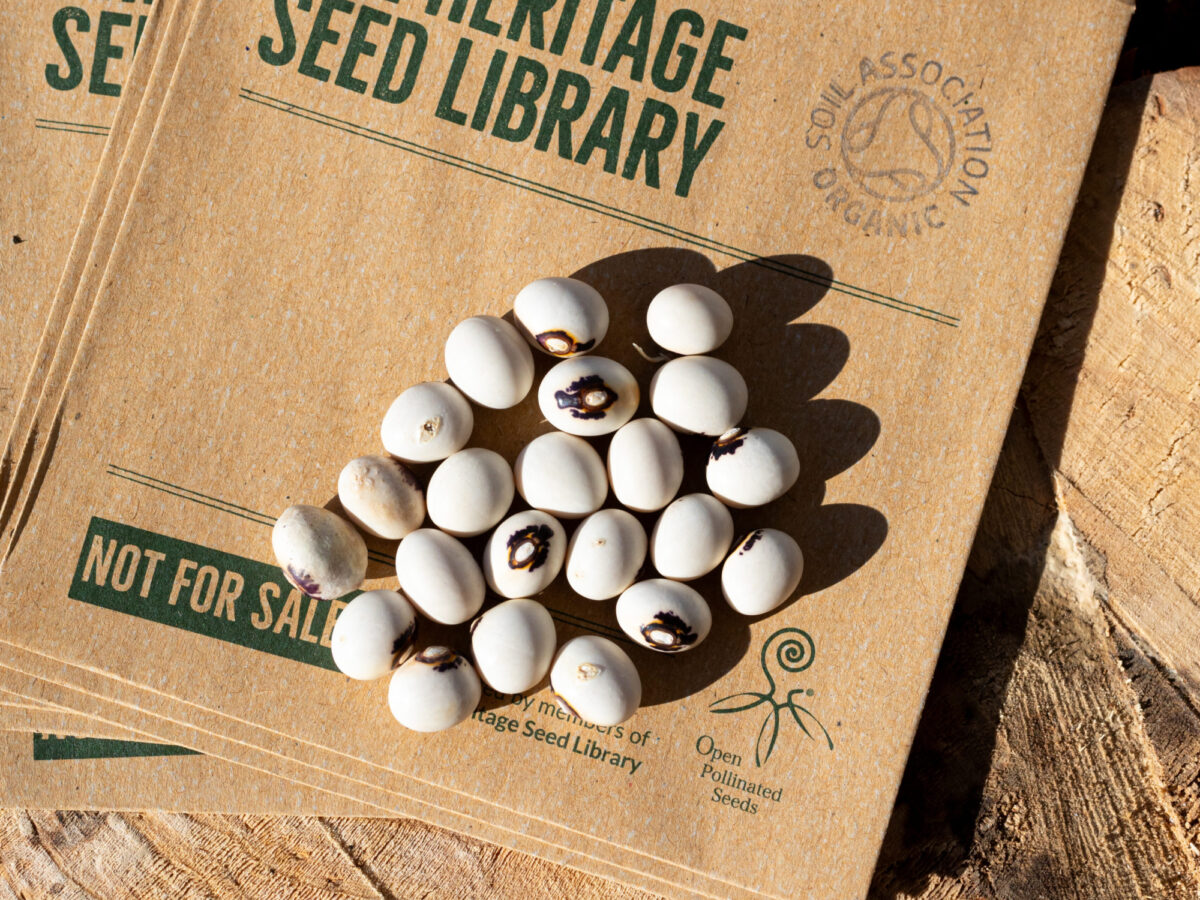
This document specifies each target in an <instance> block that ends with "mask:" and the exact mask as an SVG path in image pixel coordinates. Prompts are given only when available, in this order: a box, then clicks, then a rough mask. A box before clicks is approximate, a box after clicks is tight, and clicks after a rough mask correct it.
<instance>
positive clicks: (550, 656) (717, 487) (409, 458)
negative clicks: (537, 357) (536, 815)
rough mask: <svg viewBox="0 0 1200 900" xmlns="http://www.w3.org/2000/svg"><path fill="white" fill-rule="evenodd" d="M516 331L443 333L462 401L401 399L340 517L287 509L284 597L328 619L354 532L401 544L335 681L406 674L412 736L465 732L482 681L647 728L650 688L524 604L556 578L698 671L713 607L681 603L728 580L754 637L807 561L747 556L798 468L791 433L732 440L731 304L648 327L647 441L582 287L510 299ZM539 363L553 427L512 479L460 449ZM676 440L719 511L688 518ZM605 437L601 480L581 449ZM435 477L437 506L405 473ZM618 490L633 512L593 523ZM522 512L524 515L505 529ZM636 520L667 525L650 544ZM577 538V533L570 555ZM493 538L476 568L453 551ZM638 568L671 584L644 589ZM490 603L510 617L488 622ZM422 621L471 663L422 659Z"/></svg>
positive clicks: (784, 548) (355, 565)
mask: <svg viewBox="0 0 1200 900" xmlns="http://www.w3.org/2000/svg"><path fill="white" fill-rule="evenodd" d="M513 318H514V321H515V322H516V327H514V326H513V325H510V324H509V323H508V322H506V321H504V320H503V319H499V318H495V317H493V316H474V317H472V318H469V319H466V320H465V321H463V322H460V323H459V324H458V325H457V326H456V327H455V328H454V330H453V331H451V333H450V336H449V338H448V339H447V341H446V348H445V359H446V368H447V370H448V371H449V374H450V380H451V382H452V384H446V383H440V382H438V383H435V382H426V383H424V384H418V385H415V386H413V387H410V388H409V389H408V390H406V391H404V393H402V394H401V395H400V396H399V397H397V398H396V400H395V402H393V403H392V405H391V408H390V409H389V410H388V411H387V415H386V416H385V417H384V420H383V425H382V429H381V434H382V438H383V446H384V449H385V450H386V451H387V453H388V454H389V455H387V456H382V455H377V456H363V457H360V458H358V459H355V460H352V461H351V462H350V463H348V464H347V465H346V467H345V468H344V469H343V470H342V472H341V475H340V477H339V478H338V498H339V500H340V502H341V508H342V511H343V513H344V517H343V516H340V515H338V514H336V513H334V512H331V511H329V510H327V509H322V508H318V507H315V506H292V507H289V508H288V509H287V510H285V511H284V513H283V514H282V515H281V516H280V517H279V519H278V521H277V522H276V525H275V529H274V532H273V534H272V543H273V547H274V551H275V556H276V558H277V559H278V560H279V564H280V566H281V567H282V569H283V572H284V574H285V576H286V577H287V578H288V580H289V581H290V582H291V583H292V584H293V585H295V586H296V587H297V588H299V589H300V590H302V591H304V592H305V593H307V594H309V595H310V596H314V597H320V598H326V599H333V598H337V597H341V596H343V595H345V594H347V593H349V592H351V591H354V590H356V589H358V588H359V587H360V586H361V585H362V583H363V581H364V580H365V579H366V572H367V547H366V543H365V541H364V539H363V536H362V534H360V530H361V532H363V533H365V534H367V535H371V536H374V537H378V538H383V539H387V540H392V541H399V545H398V548H397V550H396V574H397V577H398V579H399V590H398V591H396V590H375V591H368V592H366V593H363V594H360V595H358V596H357V597H355V598H354V599H353V600H352V601H351V602H350V603H349V605H348V606H347V607H346V608H345V609H344V610H343V611H342V613H341V615H340V616H339V617H338V620H337V623H336V625H335V626H334V630H333V635H332V644H333V659H334V662H335V663H336V665H337V666H338V668H339V669H340V670H341V671H342V672H344V673H345V674H347V675H348V676H350V677H351V678H357V679H375V678H382V677H383V676H385V675H387V674H389V673H392V672H394V674H392V676H391V683H390V686H389V689H388V704H389V706H390V708H391V711H392V714H393V715H394V716H395V717H396V719H397V720H398V721H399V722H400V723H401V724H402V725H404V726H406V727H408V728H411V729H414V730H416V731H440V730H442V729H444V728H449V727H451V726H452V725H455V724H457V723H458V722H461V721H463V720H464V719H466V718H468V717H469V716H470V715H471V713H472V712H473V711H474V710H475V707H476V706H477V705H478V703H479V700H480V697H481V693H482V685H481V683H480V679H481V678H482V679H483V681H484V682H486V683H487V684H488V685H489V686H490V687H491V688H492V689H494V690H496V691H498V692H500V693H504V694H518V693H523V692H525V691H528V690H530V689H532V688H534V687H536V686H537V685H538V684H539V683H540V682H541V681H542V679H544V678H545V677H546V673H547V672H549V673H550V685H551V688H552V690H553V692H554V695H555V698H556V700H557V701H558V702H559V704H560V705H561V706H562V707H563V708H564V709H565V710H566V711H567V712H569V713H571V714H572V715H575V716H577V717H579V718H580V719H583V720H585V721H587V722H591V723H594V724H596V725H616V724H618V723H620V722H623V721H625V720H626V719H628V718H629V717H631V716H632V715H633V714H634V713H635V712H636V711H637V709H638V705H639V703H640V702H641V693H642V688H641V680H640V678H639V676H638V672H637V669H636V667H635V666H634V664H633V662H632V661H631V660H630V658H629V656H628V655H627V654H626V653H625V651H624V650H622V649H621V648H620V647H619V646H618V645H617V644H616V643H614V642H612V641H610V640H608V639H607V638H604V637H600V636H596V635H585V636H582V637H576V638H574V639H572V640H569V641H567V642H566V643H565V644H563V645H562V646H561V647H559V646H558V642H557V636H556V633H555V628H554V622H553V620H552V619H551V616H550V613H549V612H548V611H547V610H546V608H545V607H544V606H542V604H540V603H538V602H537V601H536V600H534V599H531V598H533V597H536V596H537V595H538V594H540V593H541V592H542V591H544V590H545V589H546V588H547V587H549V586H550V584H551V583H552V582H554V580H555V579H556V578H557V577H558V575H559V574H560V572H562V571H563V570H564V569H565V571H566V580H567V584H568V585H569V586H570V588H571V590H573V591H574V592H575V593H576V594H578V595H579V596H581V597H585V598H587V599H588V600H594V601H604V600H610V599H612V598H614V597H615V598H617V600H616V619H617V623H618V625H619V626H620V627H621V630H622V631H624V632H625V633H626V634H627V635H629V637H630V638H631V639H632V640H633V641H635V642H636V643H638V644H640V645H642V646H644V647H648V648H649V649H651V650H656V651H659V652H663V653H680V652H683V651H687V650H691V649H693V648H695V647H697V646H698V645H699V644H700V643H701V642H702V641H703V640H704V639H705V638H706V637H707V636H708V633H709V629H710V627H711V625H712V615H711V612H710V610H709V606H708V603H707V602H706V601H705V599H704V598H703V597H702V596H701V595H700V594H699V593H698V592H697V591H696V590H695V589H694V588H692V587H691V586H690V585H689V584H688V583H687V582H689V581H693V580H695V579H697V578H700V577H701V576H703V575H707V574H708V573H710V572H712V571H713V570H715V569H716V568H717V567H718V566H720V567H721V574H720V580H721V589H722V593H723V594H724V597H725V600H726V602H728V603H729V605H730V606H731V607H732V608H733V609H734V610H736V611H737V612H739V613H743V614H745V615H748V616H757V615H761V614H763V613H767V612H770V611H771V610H773V609H775V608H776V607H778V606H779V605H780V604H781V603H783V602H784V601H785V600H787V599H788V597H790V596H791V594H792V593H793V592H794V591H795V590H796V588H797V586H798V585H799V583H800V577H801V573H802V570H803V565H804V560H803V555H802V554H801V551H800V548H799V546H797V544H796V542H795V541H794V540H793V539H792V538H791V537H790V536H789V535H787V534H785V533H783V532H781V531H777V530H775V529H770V528H762V529H758V530H755V531H752V532H750V533H749V534H748V535H746V536H745V537H743V538H741V539H740V540H739V541H737V542H736V544H735V543H734V526H733V519H732V517H731V516H730V513H729V508H730V507H733V508H746V507H756V506H762V505H763V504H766V503H770V502H771V501H773V500H776V499H778V498H779V497H781V496H783V494H784V493H786V492H787V491H788V489H789V488H791V486H792V485H793V484H794V483H795V481H796V478H797V477H798V475H799V471H800V462H799V459H798V457H797V454H796V450H795V447H793V445H792V443H791V441H789V440H788V439H787V438H786V437H785V436H784V435H782V434H780V433H779V432H778V431H774V430H772V429H770V428H758V427H754V428H744V427H739V423H740V422H741V420H742V417H743V416H744V415H745V412H746V403H747V398H748V393H747V389H746V382H745V380H744V379H743V378H742V376H741V375H740V374H739V373H738V371H737V370H736V369H735V368H734V367H733V366H731V365H729V363H727V362H724V361H722V360H719V359H716V358H714V357H712V356H709V355H707V354H709V353H711V352H712V351H714V350H716V349H717V348H718V347H720V346H721V344H722V343H724V341H725V340H726V338H728V337H729V334H730V331H731V330H732V328H733V313H732V311H731V310H730V308H729V304H728V303H726V302H725V300H724V299H723V298H722V297H721V296H720V295H719V294H717V293H716V292H715V291H713V290H710V289H709V288H707V287H703V286H700V285H694V284H680V285H675V286H673V287H669V288H667V289H666V290H663V291H661V292H660V293H659V294H657V295H656V296H655V297H654V299H653V300H652V301H651V303H650V306H649V309H648V310H647V313H646V324H647V326H648V329H649V332H650V336H651V338H653V340H654V341H655V342H656V343H657V344H658V345H659V347H661V348H662V350H663V351H665V353H664V356H665V357H670V358H669V360H668V361H667V362H665V363H664V364H663V365H661V366H660V367H659V368H658V369H657V370H656V372H655V373H654V377H653V378H652V380H651V381H650V385H649V398H650V407H651V409H652V411H653V413H654V416H653V417H647V418H640V419H635V418H634V415H635V414H636V412H637V409H638V406H639V404H640V402H641V388H640V387H639V385H638V383H637V380H636V379H635V378H634V376H633V375H632V374H631V373H630V371H629V370H628V369H627V368H625V367H624V366H623V365H621V364H620V363H618V362H616V361H614V360H611V359H607V358H605V357H601V356H593V355H589V354H590V353H591V351H593V350H595V349H596V348H597V347H598V346H599V345H600V343H601V341H603V339H604V336H605V334H606V332H607V331H608V323H609V316H608V307H607V305H606V304H605V302H604V299H603V298H602V297H601V296H600V294H599V293H598V292H597V291H596V290H594V289H593V288H591V287H590V286H588V285H586V284H584V283H583V282H580V281H576V280H574V279H570V278H543V279H540V280H538V281H535V282H533V283H532V284H530V285H528V286H527V287H525V288H524V289H523V290H522V291H521V292H520V293H519V294H518V295H517V298H516V301H515V302H514V305H513ZM531 347H532V348H536V349H537V350H539V351H541V352H543V353H547V354H549V355H551V356H554V357H558V358H560V359H561V360H562V361H561V362H559V363H557V364H556V365H554V366H553V367H552V368H551V369H550V370H549V372H548V373H547V374H546V375H545V377H544V378H543V379H542V381H541V384H540V385H539V386H538V389H537V400H538V405H539V407H540V409H541V412H542V414H543V415H544V416H545V418H546V420H547V421H548V422H549V423H550V424H551V425H553V426H554V427H555V428H556V429H557V430H556V431H553V432H551V433H549V434H544V435H541V436H540V437H537V438H534V439H533V440H532V441H530V442H529V443H528V444H526V445H525V447H524V448H523V449H522V450H521V452H520V453H519V454H518V455H517V458H516V460H515V461H514V463H513V464H512V466H511V467H510V465H509V463H508V461H507V460H505V459H504V457H502V456H501V455H500V454H498V453H496V452H494V451H492V450H487V449H483V448H479V447H467V444H468V443H469V441H470V439H471V434H472V431H473V429H474V414H473V413H472V407H471V403H472V402H473V403H476V404H478V405H479V406H481V407H487V408H491V409H509V408H511V407H513V406H516V405H517V404H518V403H520V402H521V401H522V400H523V399H524V398H525V397H526V395H527V394H528V393H529V391H530V390H531V389H532V388H533V381H534V360H533V353H532V351H531V349H530V348H531ZM676 432H679V433H683V434H695V435H706V436H708V437H711V438H712V439H713V443H712V445H711V450H710V451H709V454H708V461H707V463H706V468H705V475H706V479H707V482H708V488H709V491H710V492H711V493H693V494H687V495H685V496H682V497H677V496H676V495H677V494H678V492H679V489H680V486H681V484H682V482H683V475H684V459H683V452H682V450H681V447H680V443H679V440H678V439H677V438H676ZM609 434H611V435H612V438H611V441H610V443H609V447H608V459H607V464H606V461H605V460H604V459H602V458H601V456H600V454H599V452H597V450H596V449H595V448H594V447H593V446H592V444H591V443H589V441H588V440H587V439H588V438H594V437H598V436H600V435H609ZM434 462H436V463H438V466H437V468H436V469H435V470H434V472H433V474H432V476H431V477H430V478H429V480H428V484H427V485H425V486H424V487H422V485H421V484H420V482H419V481H418V479H417V477H416V475H415V474H414V473H413V471H412V470H411V469H410V468H409V467H408V465H406V463H408V464H417V463H434ZM610 487H611V489H612V492H613V495H614V496H615V497H616V499H617V501H618V502H619V503H620V504H621V506H622V507H623V508H616V509H613V508H609V509H601V507H602V506H603V505H604V502H605V500H606V499H607V496H608V491H609V488H610ZM518 493H519V494H520V496H521V498H522V499H523V500H524V501H525V504H527V505H528V506H529V507H530V508H529V509H525V510H523V511H521V512H517V513H516V514H514V515H509V514H508V513H509V510H510V508H511V507H512V505H513V499H514V495H515V494H518ZM630 510H633V511H635V512H638V513H657V514H658V518H657V521H656V522H655V524H654V527H653V529H652V530H651V532H650V534H649V536H648V537H647V534H646V530H645V529H644V528H643V527H642V524H641V522H639V521H638V519H637V518H636V517H635V516H634V515H633V514H632V513H631V512H630ZM426 518H428V520H429V522H430V523H432V525H431V526H426V525H425V522H426ZM564 520H565V521H573V520H579V521H578V524H577V525H576V526H575V528H574V533H573V534H572V535H571V536H570V538H569V539H568V536H567V530H566V529H565V528H564V527H563V524H562V523H563V521H564ZM484 534H487V535H488V537H487V539H486V545H485V547H484V550H483V553H482V558H481V559H476V558H475V556H474V555H472V553H471V552H470V551H469V550H468V549H467V547H466V546H465V545H464V544H463V543H462V541H461V540H460V539H461V538H469V537H474V536H477V535H484ZM731 546H732V550H731ZM647 556H649V560H650V563H651V564H652V566H653V568H654V570H656V572H657V574H658V575H659V576H661V577H657V578H649V579H645V580H641V581H639V580H638V577H639V575H640V574H642V572H643V570H644V568H645V562H646V558H647ZM489 588H490V589H491V591H492V592H493V593H495V594H497V595H499V596H500V597H502V598H505V599H504V600H503V602H501V603H499V604H497V605H495V606H492V607H491V608H489V609H488V610H487V611H486V612H484V613H483V614H482V615H480V614H479V613H480V610H481V609H482V608H483V605H484V600H485V598H486V596H487V593H488V589H489ZM418 614H419V615H421V616H425V617H426V618H428V619H430V620H432V621H434V622H439V623H442V624H445V625H458V624H462V623H465V622H468V621H470V622H471V636H470V654H469V656H468V655H467V654H465V653H460V652H458V651H456V650H454V649H451V648H448V647H440V646H431V647H425V648H424V649H422V650H421V651H420V652H414V650H415V647H414V639H415V635H416V630H417V621H418ZM472 620H473V621H472Z"/></svg>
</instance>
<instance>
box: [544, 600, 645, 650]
mask: <svg viewBox="0 0 1200 900" xmlns="http://www.w3.org/2000/svg"><path fill="white" fill-rule="evenodd" d="M546 610H547V611H548V612H549V613H550V615H551V616H554V617H555V618H559V619H561V620H562V621H563V623H564V624H566V625H571V626H574V627H575V628H586V629H588V630H589V631H595V632H599V633H600V634H601V637H612V638H614V639H616V640H618V641H624V642H625V643H626V644H629V645H630V646H633V647H636V646H637V644H636V643H635V642H634V641H631V640H630V639H629V637H628V636H627V635H626V634H625V632H623V631H620V630H619V629H616V628H613V627H611V626H609V625H601V624H600V623H599V622H593V621H591V620H590V619H585V618H583V617H582V616H575V615H572V614H571V613H565V612H563V611H562V610H560V609H555V608H554V607H552V606H547V607H546Z"/></svg>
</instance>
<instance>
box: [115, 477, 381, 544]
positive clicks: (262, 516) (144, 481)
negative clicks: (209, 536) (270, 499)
mask: <svg viewBox="0 0 1200 900" xmlns="http://www.w3.org/2000/svg"><path fill="white" fill-rule="evenodd" d="M108 466H109V469H110V471H109V473H108V474H110V475H115V476H116V477H117V478H124V479H125V480H126V481H132V482H133V483H134V484H140V485H142V487H148V488H153V489H154V490H156V491H162V492H163V493H164V494H170V495H171V496H172V497H179V498H180V499H181V500H190V501H191V502H192V503H198V504H200V505H201V506H207V507H208V508H210V509H215V510H217V511H218V512H223V513H228V514H229V515H231V516H237V517H238V518H239V519H245V520H246V521H247V522H253V523H255V524H256V525H266V526H268V527H270V526H273V525H274V524H275V519H273V518H272V517H271V516H268V515H267V514H266V513H260V512H257V511H255V510H253V509H250V508H249V507H246V506H238V505H237V504H236V503H230V502H229V501H227V500H221V499H220V498H217V497H210V496H209V495H208V494H201V493H200V492H199V491H193V490H192V489H191V488H185V487H180V486H179V485H177V484H172V483H171V482H169V481H163V480H162V479H161V478H155V477H154V476H152V475H143V474H142V473H141V472H135V471H134V470H133V469H126V468H125V467H123V466H118V465H116V464H115V463H109V464H108ZM118 469H119V470H120V471H114V470H118ZM124 473H128V474H124ZM153 482H157V484H154V483H153ZM189 494H194V495H195V496H188V495H189ZM201 497H203V498H204V499H203V500H201V499H198V498H201ZM210 500H211V501H213V502H211V503H210V502H208V501H210ZM230 507H232V508H230ZM239 510H240V511H239ZM247 513H249V514H250V515H247ZM255 516H257V517H258V518H254V517H255ZM367 558H368V559H370V560H371V561H372V562H377V563H383V564H388V563H392V564H394V563H395V560H394V559H392V558H391V557H390V556H388V555H386V554H384V553H380V552H379V551H377V550H368V551H367Z"/></svg>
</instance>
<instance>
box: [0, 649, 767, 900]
mask: <svg viewBox="0 0 1200 900" xmlns="http://www.w3.org/2000/svg"><path fill="white" fill-rule="evenodd" d="M86 674H91V673H85V677H86ZM60 677H61V673H60ZM0 683H4V684H5V685H6V686H7V688H10V689H13V688H17V689H19V690H20V691H22V692H26V694H37V695H38V696H42V697H43V698H49V700H53V701H55V702H59V703H77V702H78V704H79V706H89V707H90V708H91V709H92V710H94V712H97V713H98V714H100V715H101V718H98V719H97V718H95V716H89V718H90V719H91V720H92V721H98V722H100V724H101V727H116V726H114V724H113V722H112V721H110V720H107V719H104V718H102V716H103V714H108V715H112V714H113V712H118V713H120V714H121V715H122V716H125V718H126V719H127V720H131V721H136V722H138V724H139V725H144V726H146V727H150V728H154V731H152V732H151V731H143V730H140V728H134V730H130V731H127V733H130V734H131V736H132V737H134V738H138V739H143V740H158V742H160V743H170V742H175V743H176V744H178V745H188V746H193V748H204V752H205V755H206V756H208V755H210V754H209V752H208V751H210V750H221V749H223V746H226V744H227V742H221V740H220V739H217V738H215V737H214V736H211V734H210V733H208V732H204V731H199V730H196V728H192V727H190V726H188V725H187V724H184V722H179V721H170V720H164V719H158V718H156V716H152V715H148V714H145V713H142V712H140V710H138V709H136V708H128V707H127V708H125V709H124V710H122V709H121V708H120V706H119V704H114V703H112V702H106V701H103V700H102V698H100V697H98V696H96V695H95V694H89V692H86V691H78V692H77V691H73V690H70V689H65V688H64V686H62V685H61V684H56V683H53V682H47V680H41V679H36V678H29V677H26V676H25V674H24V673H22V672H17V671H16V670H11V668H8V667H6V666H0ZM22 685H23V686H22ZM185 742H186V744H185ZM211 757H212V758H222V757H218V756H217V755H216V754H211ZM247 757H248V758H252V760H254V761H256V762H258V763H264V762H265V764H266V766H269V767H270V770H271V773H272V774H274V775H276V776H278V778H281V779H283V780H287V781H289V782H293V784H298V785H306V786H311V785H313V784H317V785H324V787H320V788H317V790H320V791H323V792H324V793H332V794H335V796H336V797H341V798H346V799H349V798H352V797H354V798H359V802H360V803H362V804H364V805H366V806H372V805H373V804H371V802H370V800H362V799H361V797H364V796H370V797H376V798H378V799H379V800H380V805H378V806H377V809H378V810H379V812H376V814H372V815H401V816H409V817H419V818H424V820H426V821H428V822H432V823H434V824H438V826H440V827H443V828H451V829H455V830H458V832H462V833H464V834H470V835H473V836H475V838H479V839H481V840H488V841H491V842H493V844H502V845H505V846H510V847H514V848H516V850H520V851H521V852H524V853H529V854H532V856H536V857H540V858H544V859H550V860H551V862H554V863H558V864H562V865H569V866H572V868H576V869H580V870H582V871H587V872H590V874H593V875H599V876H601V877H606V878H611V880H614V881H620V882H623V883H628V884H632V886H635V887H641V888H643V889H653V890H655V892H658V893H661V894H664V895H665V896H680V898H691V896H709V898H721V896H731V898H742V896H754V894H752V893H750V892H745V890H737V889H728V888H721V887H719V886H718V887H713V888H710V889H708V890H697V889H689V888H685V887H683V886H682V884H680V883H673V882H668V881H662V880H659V878H655V877H654V876H648V875H646V874H644V872H642V871H640V870H629V869H624V868H622V866H617V865H613V864H611V863H608V862H606V860H605V859H602V858H599V857H596V856H595V854H592V853H588V852H571V851H570V850H566V848H564V847H562V846H559V845H556V844H547V842H545V841H541V840H536V839H533V838H530V836H529V835H528V834H527V833H526V830H527V829H524V828H522V827H521V826H520V823H517V824H516V826H515V827H511V828H510V827H505V826H500V824H498V823H496V822H487V821H480V820H478V818H475V817H473V816H472V815H469V814H468V812H466V811H463V810H461V809H454V808H450V809H442V808H438V806H432V805H430V804H425V803H420V802H415V800H410V799H406V798H403V797H398V796H396V794H390V793H388V792H382V791H379V790H378V788H376V787H372V785H371V784H368V782H364V781H358V780H353V779H338V778H336V776H330V775H329V773H326V772H324V770H323V769H318V768H314V767H311V766H298V764H295V763H292V762H290V761H288V760H287V758H280V757H274V756H272V755H271V754H260V752H259V754H254V752H250V754H248V755H247ZM233 768H234V769H242V768H246V766H241V764H234V766H233ZM259 770H260V772H265V769H259ZM222 803H224V804H227V803H228V800H222ZM320 810H322V806H320V805H317V806H316V808H313V809H311V810H305V812H306V814H311V815H320ZM384 811H385V812H384ZM684 877H685V878H689V880H695V877H694V876H691V875H690V874H684ZM698 881H700V882H701V883H706V884H709V883H710V881H708V880H702V878H701V880H698Z"/></svg>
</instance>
